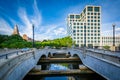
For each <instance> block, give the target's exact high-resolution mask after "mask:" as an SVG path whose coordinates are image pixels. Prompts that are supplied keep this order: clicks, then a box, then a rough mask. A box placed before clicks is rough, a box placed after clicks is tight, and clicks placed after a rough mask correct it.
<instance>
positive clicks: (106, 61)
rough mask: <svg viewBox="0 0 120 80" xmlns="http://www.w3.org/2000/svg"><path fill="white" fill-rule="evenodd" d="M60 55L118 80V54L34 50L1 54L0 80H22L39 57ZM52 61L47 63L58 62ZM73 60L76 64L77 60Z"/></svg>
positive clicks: (84, 50) (110, 79)
mask: <svg viewBox="0 0 120 80" xmlns="http://www.w3.org/2000/svg"><path fill="white" fill-rule="evenodd" d="M62 53H65V56H66V57H70V56H77V57H78V58H80V60H81V62H82V63H83V64H84V65H85V66H87V67H88V68H90V69H91V70H93V71H95V72H96V73H98V74H99V75H101V76H103V77H104V78H105V79H108V80H120V77H119V74H120V53H114V52H109V51H102V50H94V49H65V50H63V49H59V50H58V49H39V50H38V49H34V50H30V51H26V52H22V53H21V52H20V51H15V52H14V53H12V54H11V53H10V54H9V53H7V54H2V55H0V80H22V79H23V78H24V77H25V75H26V74H27V73H28V72H29V71H30V70H32V69H33V68H34V67H35V66H36V65H37V64H38V63H39V61H40V60H39V59H40V58H41V57H42V58H44V57H52V56H55V55H56V54H62ZM11 55H12V56H11ZM59 56H60V55H59ZM47 59H49V58H47ZM70 59H73V58H70ZM70 59H68V60H69V61H70ZM53 60H54V61H53ZM53 60H49V61H51V62H55V61H56V62H57V61H59V60H55V59H54V58H53ZM64 60H65V59H64ZM64 60H61V62H64ZM73 60H76V61H75V62H77V58H76V59H73ZM43 61H44V60H43ZM47 61H48V60H46V62H47ZM41 62H42V61H41ZM44 63H45V62H44Z"/></svg>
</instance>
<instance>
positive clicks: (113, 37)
mask: <svg viewBox="0 0 120 80" xmlns="http://www.w3.org/2000/svg"><path fill="white" fill-rule="evenodd" d="M112 26H113V46H115V24H113V25H112Z"/></svg>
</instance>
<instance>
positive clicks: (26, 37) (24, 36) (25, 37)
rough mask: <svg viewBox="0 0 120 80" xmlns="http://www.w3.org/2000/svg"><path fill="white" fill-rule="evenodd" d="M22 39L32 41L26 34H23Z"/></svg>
mask: <svg viewBox="0 0 120 80" xmlns="http://www.w3.org/2000/svg"><path fill="white" fill-rule="evenodd" d="M22 38H23V39H24V40H26V41H32V39H31V38H29V37H28V36H27V35H26V34H23V37H22Z"/></svg>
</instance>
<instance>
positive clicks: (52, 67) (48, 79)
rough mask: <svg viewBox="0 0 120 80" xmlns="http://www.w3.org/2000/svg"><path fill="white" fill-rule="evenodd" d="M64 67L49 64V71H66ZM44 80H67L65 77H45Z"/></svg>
mask: <svg viewBox="0 0 120 80" xmlns="http://www.w3.org/2000/svg"><path fill="white" fill-rule="evenodd" d="M67 69H68V68H67V67H66V66H63V65H61V64H51V65H50V68H49V70H67ZM45 80H68V77H67V76H62V77H46V78H45Z"/></svg>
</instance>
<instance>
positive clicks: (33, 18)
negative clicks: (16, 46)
mask: <svg viewBox="0 0 120 80" xmlns="http://www.w3.org/2000/svg"><path fill="white" fill-rule="evenodd" d="M33 10H34V15H29V16H28V14H27V12H26V10H25V8H21V7H20V8H19V10H18V15H19V17H20V19H21V21H22V23H23V25H20V32H21V34H22V35H23V34H27V35H28V36H29V37H31V38H32V24H34V26H35V27H36V28H39V26H40V24H41V18H42V17H41V14H40V12H39V10H38V8H37V3H36V0H34V4H33Z"/></svg>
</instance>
